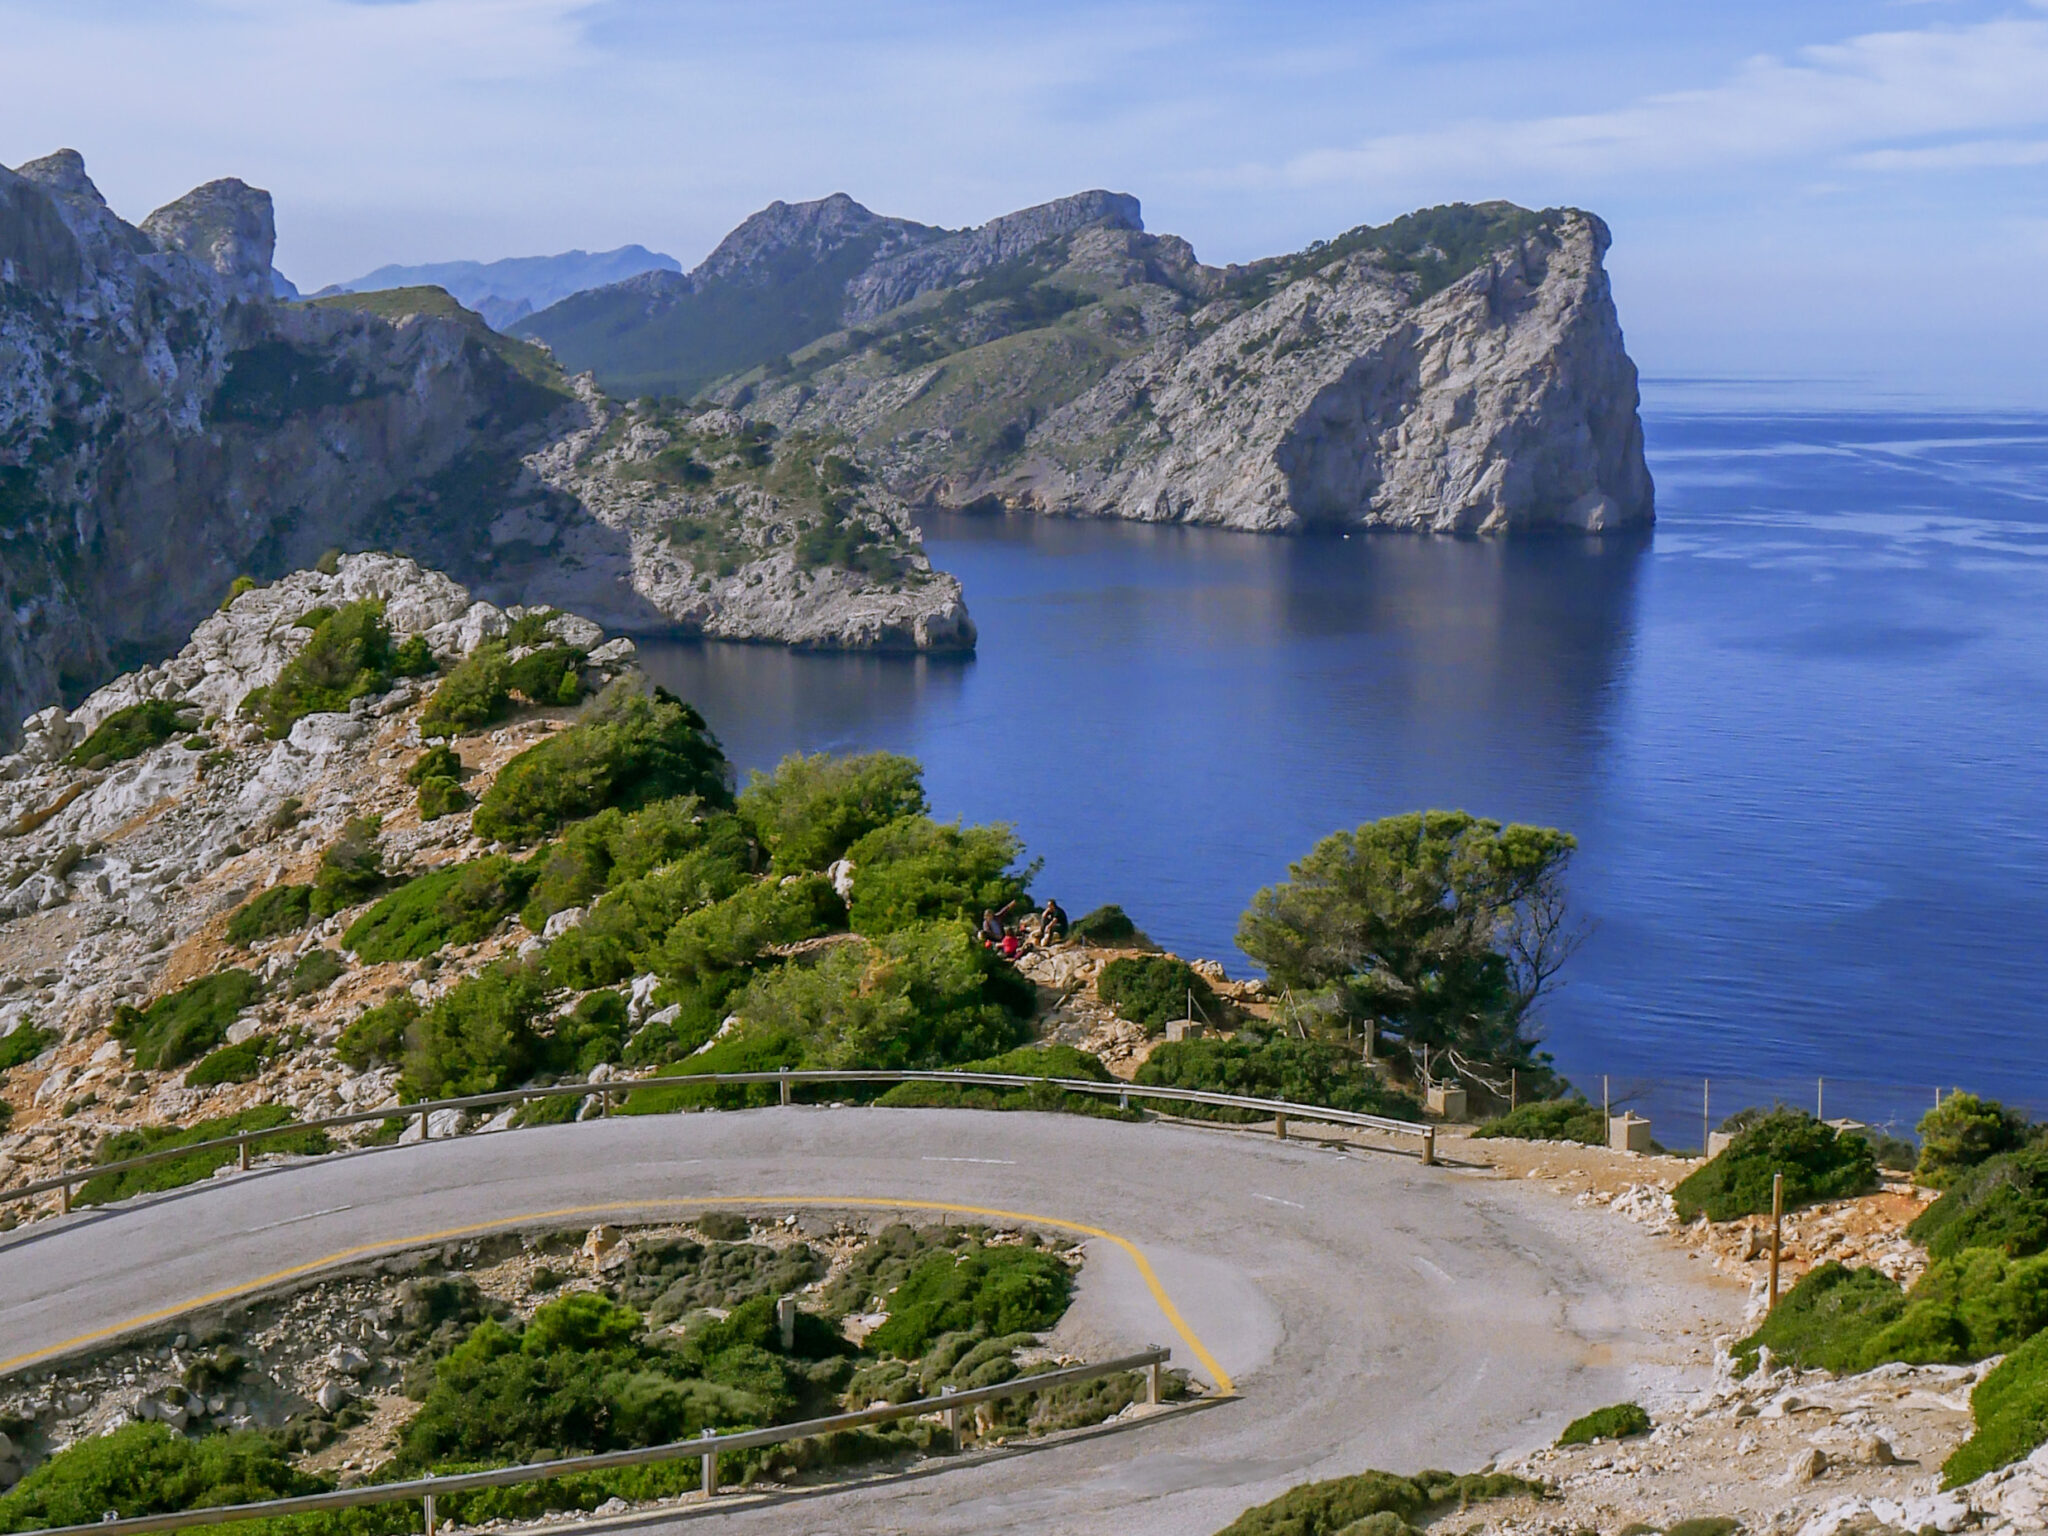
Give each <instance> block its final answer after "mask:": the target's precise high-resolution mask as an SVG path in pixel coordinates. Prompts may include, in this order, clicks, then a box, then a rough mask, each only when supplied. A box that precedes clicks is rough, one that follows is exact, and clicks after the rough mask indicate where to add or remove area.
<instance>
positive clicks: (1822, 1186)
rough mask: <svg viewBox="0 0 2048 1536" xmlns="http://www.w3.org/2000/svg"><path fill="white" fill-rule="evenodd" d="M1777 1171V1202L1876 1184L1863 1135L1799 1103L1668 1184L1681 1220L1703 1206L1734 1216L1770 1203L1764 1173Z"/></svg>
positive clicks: (1835, 1195)
mask: <svg viewBox="0 0 2048 1536" xmlns="http://www.w3.org/2000/svg"><path fill="white" fill-rule="evenodd" d="M1779 1173H1782V1174H1783V1175H1784V1176H1785V1208H1786V1209H1787V1210H1792V1209H1794V1208H1796V1207H1798V1206H1802V1205H1811V1204H1813V1203H1814V1202H1815V1201H1817V1200H1842V1199H1847V1198H1848V1197H1850V1196H1852V1195H1862V1194H1868V1193H1869V1192H1870V1191H1871V1190H1873V1189H1876V1188H1877V1186H1878V1176H1877V1160H1876V1159H1875V1158H1874V1157H1873V1156H1872V1155H1871V1151H1870V1143H1869V1142H1868V1141H1866V1140H1864V1138H1863V1137H1861V1136H1859V1135H1857V1134H1856V1133H1855V1132H1853V1131H1850V1132H1837V1131H1836V1130H1835V1129H1834V1127H1833V1126H1830V1125H1828V1124H1826V1123H1825V1122H1823V1121H1820V1120H1816V1119H1814V1118H1813V1116H1811V1115H1809V1114H1807V1113H1806V1112H1805V1111H1803V1110H1797V1109H1784V1108H1779V1109H1774V1110H1771V1111H1769V1112H1768V1113H1766V1114H1764V1115H1762V1116H1760V1117H1759V1118H1758V1119H1757V1120H1756V1122H1755V1123H1754V1124H1753V1125H1751V1126H1750V1127H1749V1128H1748V1129H1747V1130H1744V1131H1742V1132H1741V1133H1739V1134H1738V1135H1737V1136H1736V1138H1735V1139H1734V1141H1732V1142H1730V1143H1729V1144H1728V1146H1727V1147H1726V1148H1725V1149H1724V1150H1723V1151H1722V1153H1721V1155H1720V1156H1719V1157H1716V1158H1714V1159H1713V1160H1712V1161H1711V1162H1709V1163H1707V1164H1706V1165H1705V1166H1703V1167H1701V1168H1699V1169H1697V1170H1695V1171H1694V1172H1693V1173H1691V1174H1688V1175H1687V1176H1686V1177H1685V1178H1684V1179H1683V1180H1681V1181H1680V1182H1679V1185H1678V1187H1677V1188H1676V1189H1674V1190H1672V1192H1671V1198H1672V1200H1673V1202H1674V1203H1675V1204H1676V1205H1677V1207H1678V1217H1679V1220H1681V1221H1691V1220H1693V1219H1694V1218H1695V1217H1697V1216H1699V1215H1701V1214H1703V1213H1704V1214H1705V1215H1706V1217H1707V1218H1708V1219H1709V1220H1710V1221H1734V1220H1735V1219H1737V1218H1738V1217H1741V1216H1754V1215H1758V1214H1760V1213H1763V1212H1767V1211H1769V1210H1770V1208H1771V1178H1772V1175H1774V1174H1779Z"/></svg>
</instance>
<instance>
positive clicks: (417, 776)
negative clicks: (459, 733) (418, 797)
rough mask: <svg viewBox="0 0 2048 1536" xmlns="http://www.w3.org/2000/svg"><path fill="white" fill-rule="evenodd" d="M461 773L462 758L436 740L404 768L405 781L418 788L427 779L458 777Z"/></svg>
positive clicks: (452, 749)
mask: <svg viewBox="0 0 2048 1536" xmlns="http://www.w3.org/2000/svg"><path fill="white" fill-rule="evenodd" d="M462 773H463V768H462V759H461V758H460V757H458V756H456V754H455V749H454V748H453V747H451V746H448V745H447V744H446V743H444V742H438V741H437V742H435V743H433V745H431V746H429V747H428V748H427V750H426V751H424V752H422V753H421V754H420V755H419V756H418V757H417V758H415V759H414V760H413V765H412V766H411V767H410V768H408V769H406V770H405V782H406V783H408V784H410V785H412V786H413V787H414V788H418V787H419V786H420V785H422V784H424V783H426V782H427V780H429V779H460V778H461V777H462Z"/></svg>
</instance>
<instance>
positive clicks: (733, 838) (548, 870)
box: [519, 795, 752, 932]
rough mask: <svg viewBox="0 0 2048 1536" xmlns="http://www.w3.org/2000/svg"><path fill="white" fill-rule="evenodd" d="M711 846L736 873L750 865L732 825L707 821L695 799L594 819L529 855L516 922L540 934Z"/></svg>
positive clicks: (723, 817) (718, 816)
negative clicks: (572, 911)
mask: <svg viewBox="0 0 2048 1536" xmlns="http://www.w3.org/2000/svg"><path fill="white" fill-rule="evenodd" d="M713 841H716V842H718V843H719V844H720V846H721V847H723V848H725V849H727V850H728V851H729V852H730V853H732V854H733V855H734V856H735V858H736V859H737V862H738V865H739V867H740V868H742V869H745V868H747V867H749V866H750V865H751V863H752V858H751V853H750V850H749V848H748V845H747V839H746V835H745V832H744V830H743V828H742V825H741V823H740V822H739V820H738V819H737V818H735V817H733V816H730V815H727V814H724V813H722V812H719V813H713V814H711V815H709V816H707V815H706V814H705V810H704V803H703V802H702V801H701V800H699V799H697V798H696V797H695V796H694V795H682V796H678V797H676V798H675V799H671V800H657V801H655V802H654V804H652V805H649V806H645V807H643V808H642V809H640V810H637V811H635V812H633V813H632V814H631V815H627V814H626V813H625V812H623V811H618V810H608V811H600V812H598V814H597V815H595V816H592V817H589V818H588V819H586V820H583V821H579V822H576V823H574V824H573V825H571V826H569V827H567V828H565V829H564V830H563V833H562V836H561V840H560V841H558V842H556V843H553V844H551V845H550V846H548V847H547V848H544V849H542V850H541V851H540V852H539V853H537V854H535V855H534V862H535V863H536V864H537V865H538V867H539V876H538V878H537V879H536V880H535V881H534V886H533V893H532V895H531V896H530V897H529V898H528V900H527V903H526V906H525V908H524V910H522V911H521V912H520V914H519V916H520V920H521V921H522V922H524V923H525V924H526V926H527V927H529V928H531V929H533V930H534V931H535V932H539V931H540V929H541V928H542V927H543V926H545V925H546V923H547V920H548V919H549V918H550V917H552V916H554V914H555V913H557V912H560V911H562V910H564V909H565V908H568V907H580V906H583V905H585V904H586V903H588V902H589V901H590V899H591V898H592V897H594V896H597V895H599V894H601V893H602V892H603V891H604V890H605V888H606V887H607V886H613V885H619V884H622V883H624V882H625V881H628V880H634V879H638V878H639V877H640V876H642V875H644V874H646V873H647V872H648V871H649V870H652V869H656V868H658V867H660V866H661V865H663V864H667V863H669V862H670V861H672V860H674V859H676V858H678V857H680V856H682V855H683V854H686V853H689V852H690V851H691V850H693V849H696V848H700V847H703V846H704V845H705V844H706V843H707V842H713Z"/></svg>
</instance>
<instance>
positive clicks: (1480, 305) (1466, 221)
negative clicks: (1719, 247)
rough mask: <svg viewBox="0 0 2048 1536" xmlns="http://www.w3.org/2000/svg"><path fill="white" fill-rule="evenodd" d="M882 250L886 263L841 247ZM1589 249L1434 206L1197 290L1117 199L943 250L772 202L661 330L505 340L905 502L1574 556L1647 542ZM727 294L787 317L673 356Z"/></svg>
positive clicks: (1078, 200) (1629, 369)
mask: <svg viewBox="0 0 2048 1536" xmlns="http://www.w3.org/2000/svg"><path fill="white" fill-rule="evenodd" d="M883 226H887V228H888V230H889V235H888V242H887V244H888V248H887V249H884V248H883V242H881V239H880V237H879V236H876V237H874V238H875V240H876V241H877V243H876V245H875V247H874V249H873V250H872V252H870V251H869V250H868V249H867V248H866V247H864V246H862V245H860V244H859V238H868V237H867V236H865V235H859V232H863V231H872V230H876V229H879V228H882V227H883ZM750 231H752V233H749V232H750ZM812 231H836V232H838V234H837V237H836V239H835V240H833V241H827V240H825V239H822V238H821V237H820V236H818V235H816V234H812V233H810V232H812ZM743 235H744V236H746V238H742V236H743ZM771 235H772V238H770V236H771ZM857 235H858V236H859V238H856V237H857ZM1607 243H1608V234H1607V230H1606V227H1605V226H1604V225H1603V224H1601V222H1600V221H1599V220H1598V219H1596V218H1594V217H1593V216H1591V215H1590V214H1585V213H1580V212H1577V211H1574V210H1569V209H1564V210H1549V211H1546V212H1543V213H1531V212H1528V211H1527V210H1524V209H1520V208H1515V207H1513V206H1511V205H1508V204H1484V205H1480V206H1478V207H1466V206H1464V205H1454V206H1452V207H1448V208H1440V209H1431V210H1426V211H1425V212H1423V213H1419V214H1412V215H1409V216H1408V217H1406V218H1404V219H1397V220H1395V221H1394V222H1393V223H1392V224H1389V225H1385V226H1381V227H1379V228H1372V227H1361V228H1359V229H1356V230H1352V231H1350V232H1349V233H1347V234H1345V235H1343V236H1340V237H1339V238H1338V239H1336V240H1334V241H1329V242H1319V243H1318V244H1317V245H1315V246H1312V247H1310V248H1309V249H1308V250H1306V251H1303V252H1300V253H1297V254H1296V255H1293V256H1288V257H1277V258H1273V259H1271V260H1267V261H1261V262H1255V263H1253V264H1251V265H1250V266H1247V267H1230V268H1215V267H1208V266H1204V265H1203V264H1202V263H1200V262H1199V261H1197V260H1196V258H1195V254H1194V251H1193V250H1192V249H1191V248H1190V247H1189V246H1188V244H1187V242H1186V241H1184V240H1180V239H1177V238H1175V237H1173V236H1170V235H1169V236H1155V235H1150V234H1147V233H1146V232H1145V230H1144V225H1143V222H1142V220H1141V218H1140V216H1139V210H1138V204H1137V201H1136V199H1134V198H1131V197H1128V196H1125V195H1123V194H1120V193H1111V192H1089V193H1082V194H1080V195H1078V196H1076V197H1070V198H1063V199H1060V200H1059V201H1057V202H1054V203H1048V204H1045V205H1043V206H1041V207H1038V208H1032V209H1027V210H1025V211H1023V212H1021V213H1016V214H1010V215H1007V216H1005V217H1003V218H1000V219H995V220H992V221H990V222H989V223H988V224H985V225H982V226H981V227H980V228H978V229H972V230H965V231H960V232H955V233H946V232H944V231H936V230H928V229H924V228H923V227H921V226H912V225H903V224H902V223H901V221H886V220H877V219H876V217H875V216H874V215H872V214H869V213H868V212H867V210H866V209H863V208H861V207H860V206H859V205H858V204H855V203H852V202H850V200H848V199H845V198H843V197H842V198H834V199H828V200H826V201H825V202H823V203H817V204H807V205H799V206H798V207H795V208H791V207H789V206H787V205H783V204H777V205H775V207H774V208H771V209H770V210H768V211H767V212H765V213H763V214H760V215H756V217H755V219H753V220H749V221H748V224H746V225H743V226H742V227H741V230H740V231H736V232H735V235H734V236H733V237H732V238H730V239H728V241H727V242H726V244H725V245H723V246H721V247H720V249H719V252H718V253H715V254H714V256H713V258H712V260H710V261H707V262H706V263H705V265H704V267H702V268H700V269H699V270H698V273H694V274H691V275H690V276H689V277H681V278H671V279H668V282H669V283H670V284H672V285H676V286H678V287H688V288H689V289H690V292H691V295H692V303H693V304H694V305H695V306H696V307H695V309H694V310H693V312H692V313H693V317H694V318H693V322H692V328H691V329H690V330H689V331H688V332H684V331H681V330H676V329H674V328H669V329H666V330H664V329H663V328H662V326H660V325H658V324H656V323H654V322H652V321H643V319H642V318H641V316H640V314H639V312H638V310H637V309H636V306H644V305H645V304H646V303H647V296H646V295H644V294H641V293H638V292H629V291H628V289H627V288H626V287H623V286H622V287H621V288H618V289H602V290H597V291H595V292H592V293H588V294H583V295H579V296H578V298H577V299H576V300H574V301H572V302H571V304H569V305H565V306H562V307H561V309H559V310H550V311H546V312H544V313H543V314H540V315H537V316H535V317H533V318H532V319H531V320H530V321H528V322H526V324H525V326H524V327H523V329H524V330H525V332H526V333H527V334H530V335H534V336H538V337H541V338H543V339H545V340H548V341H549V342H550V343H551V344H554V345H556V346H557V347H559V348H563V349H565V351H566V353H567V354H568V355H571V356H573V357H574V359H575V360H576V362H577V365H578V366H589V367H591V368H593V369H595V370H596V373H597V376H598V378H599V381H600V382H601V383H606V384H607V385H608V386H610V385H611V384H613V383H617V385H618V387H620V388H628V387H630V388H634V389H641V388H645V389H649V390H655V389H672V390H674V391H675V392H679V393H688V392H691V391H694V390H698V389H700V388H704V387H706V384H707V381H708V392H709V393H710V395H711V396H712V397H713V398H714V399H716V400H718V401H719V402H721V403H722V404H725V405H727V406H730V407H732V408H735V409H739V410H742V411H744V412H745V413H746V414H747V415H748V416H749V417H751V418H753V419H756V420H761V421H767V422H771V423H773V424H774V425H775V426H777V427H778V428H781V429H784V430H789V431H796V432H817V433H837V434H842V435H844V436H846V437H849V438H851V439H852V441H853V442H854V443H855V444H857V445H858V447H859V449H860V451H861V454H862V456H863V458H864V459H866V460H867V461H868V462H871V463H872V464H874V465H875V466H877V467H878V468H879V469H880V471H881V475H882V478H883V480H884V482H885V483H886V484H887V485H888V487H889V488H890V489H891V490H892V491H893V492H894V493H896V494H897V495H899V496H901V497H903V498H905V499H906V500H908V501H910V502H911V503H913V504H918V503H923V504H928V505H937V506H950V507H960V506H973V505H1002V506H1005V507H1009V508H1012V509H1017V510H1035V511H1041V512H1051V513H1061V514H1068V515H1092V516H1114V517H1129V518H1140V519H1148V520H1180V521H1189V522H1203V523H1213V524H1218V525H1222V526H1226V527H1233V528H1245V529H1256V530H1262V531H1274V532H1291V531H1303V530H1309V529H1316V528H1352V527H1400V528H1411V529H1424V530H1431V531H1436V532H1448V533H1499V532H1505V531H1508V530H1510V529H1522V528H1567V529H1576V530H1582V531H1587V532H1597V531H1602V530H1606V529H1613V528H1620V527H1623V526H1626V525H1629V524H1640V523H1647V522H1648V521H1650V519H1651V515H1652V499H1653V498H1652V489H1651V484H1650V477H1649V473H1648V470H1647V469H1646V467H1645V465H1644V461H1643V451H1642V431H1641V426H1640V424H1639V422H1638V419H1637V414H1636V376H1635V367H1634V365H1633V364H1632V363H1631V362H1630V361H1629V358H1628V354H1627V351H1626V350H1625V348H1624V347H1623V344H1622V337H1621V327H1620V323H1619V321H1618V319H1617V317H1616V314H1615V310H1614V303H1613V298H1612V296H1611V294H1610V293H1609V290H1608V285H1607V276H1606V272H1605V270H1604V268H1603V267H1602V265H1601V259H1602V256H1603V253H1604V252H1605V251H1606V248H1607ZM828 247H829V249H828ZM807 252H808V253H812V259H810V260H809V261H808V264H806V261H805V255H806V253H807ZM856 260H860V261H864V264H863V265H859V266H857V267H855V266H853V265H852V263H853V262H854V261H856ZM714 267H716V268H717V276H718V281H715V282H714V281H711V280H710V278H709V277H707V276H705V275H704V274H707V273H709V272H710V271H711V269H712V268H714ZM741 280H744V281H745V282H746V283H747V284H750V285H751V289H750V291H759V290H763V289H767V290H772V291H785V290H786V291H788V292H790V293H792V294H796V293H799V292H800V293H801V294H802V296H803V304H802V306H800V308H801V311H802V314H801V315H799V314H798V313H797V311H796V310H795V309H790V310H786V311H785V312H784V313H783V316H782V318H783V321H784V322H785V323H784V325H783V327H782V329H781V330H779V331H777V332H775V333H774V335H773V336H772V337H770V336H767V335H766V334H765V333H758V334H752V340H753V341H754V342H755V343H757V345H756V346H755V350H754V351H753V352H752V353H746V352H744V351H742V350H736V349H735V347H734V346H733V345H726V346H724V347H723V349H722V350H720V349H707V348H705V347H701V346H698V345H697V338H702V337H709V336H713V335H725V334H728V333H731V334H737V332H736V331H734V329H733V325H732V322H733V321H735V319H736V317H737V316H738V315H739V314H740V313H741V312H742V310H741V307H740V305H739V304H738V301H737V300H736V299H734V298H733V297H732V295H731V293H730V292H729V290H730V289H731V288H732V286H733V285H734V284H735V283H738V282H740V281H741ZM721 285H723V286H721ZM572 310H573V314H572V313H571V311H572ZM650 313H651V311H650ZM805 316H807V317H808V320H807V321H806V322H805V324H806V325H807V327H808V328H807V329H806V328H805V326H804V325H798V324H797V321H798V320H799V319H802V318H803V317H805ZM793 342H794V343H798V344H792V343H793ZM785 346H786V347H788V351H787V354H786V355H771V353H772V352H779V351H780V349H781V348H783V347H785ZM721 375H722V377H721Z"/></svg>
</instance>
